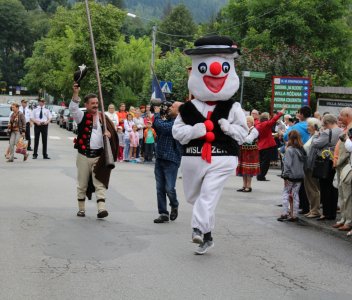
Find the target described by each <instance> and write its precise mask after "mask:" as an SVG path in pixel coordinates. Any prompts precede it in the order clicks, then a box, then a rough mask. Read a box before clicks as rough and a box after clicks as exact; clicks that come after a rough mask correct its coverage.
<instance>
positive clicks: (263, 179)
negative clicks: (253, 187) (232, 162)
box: [257, 177, 270, 181]
mask: <svg viewBox="0 0 352 300" xmlns="http://www.w3.org/2000/svg"><path fill="white" fill-rule="evenodd" d="M257 180H258V181H270V180H268V179H266V178H265V177H257Z"/></svg>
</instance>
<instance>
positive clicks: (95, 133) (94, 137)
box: [68, 101, 104, 149]
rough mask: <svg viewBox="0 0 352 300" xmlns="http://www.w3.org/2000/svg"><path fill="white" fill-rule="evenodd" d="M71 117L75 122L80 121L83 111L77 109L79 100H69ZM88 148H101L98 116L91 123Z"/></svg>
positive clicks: (101, 137) (101, 140)
mask: <svg viewBox="0 0 352 300" xmlns="http://www.w3.org/2000/svg"><path fill="white" fill-rule="evenodd" d="M68 109H69V110H70V113H71V115H72V118H73V119H74V120H75V122H76V123H77V124H79V123H81V122H82V119H83V116H84V113H83V111H81V110H80V109H79V102H78V103H77V102H75V101H71V102H70V105H69V107H68ZM89 146H90V149H100V148H103V146H104V142H103V130H102V128H101V124H100V121H99V118H96V124H95V125H94V124H93V129H92V134H91V136H90V145H89Z"/></svg>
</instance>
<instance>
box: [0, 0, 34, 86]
mask: <svg viewBox="0 0 352 300" xmlns="http://www.w3.org/2000/svg"><path fill="white" fill-rule="evenodd" d="M0 32H1V34H0V48H1V53H0V57H1V61H2V64H1V73H2V74H3V80H4V81H6V82H7V83H8V84H9V85H14V84H18V80H19V78H20V77H21V76H22V75H23V73H22V68H21V67H22V65H23V60H24V52H25V51H26V48H27V47H28V44H29V43H30V29H29V24H28V15H27V12H26V10H25V8H24V6H23V5H22V3H21V2H20V1H19V0H0Z"/></svg>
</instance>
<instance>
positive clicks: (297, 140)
mask: <svg viewBox="0 0 352 300" xmlns="http://www.w3.org/2000/svg"><path fill="white" fill-rule="evenodd" d="M306 159H307V155H306V152H305V151H304V149H303V143H302V140H301V136H300V135H299V133H298V131H297V130H292V131H291V132H290V133H289V135H288V143H287V148H286V153H285V158H284V170H283V173H282V178H283V179H284V180H285V185H284V191H283V195H282V207H283V214H282V215H281V216H280V217H279V218H278V219H277V220H278V221H280V222H282V221H285V220H287V221H290V222H295V221H297V220H298V218H297V213H298V208H299V189H300V187H301V182H302V180H303V178H304V170H303V169H304V164H305V162H306ZM290 198H291V199H292V201H290ZM290 202H291V205H292V206H293V207H292V206H291V212H290V209H289V206H290Z"/></svg>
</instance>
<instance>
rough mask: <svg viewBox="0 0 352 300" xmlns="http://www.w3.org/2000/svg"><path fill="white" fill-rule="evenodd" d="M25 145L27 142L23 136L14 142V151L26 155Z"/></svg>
mask: <svg viewBox="0 0 352 300" xmlns="http://www.w3.org/2000/svg"><path fill="white" fill-rule="evenodd" d="M27 145H28V142H27V141H26V140H25V139H24V138H23V137H21V138H20V139H19V140H18V142H17V144H16V153H20V154H23V155H26V154H27Z"/></svg>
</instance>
